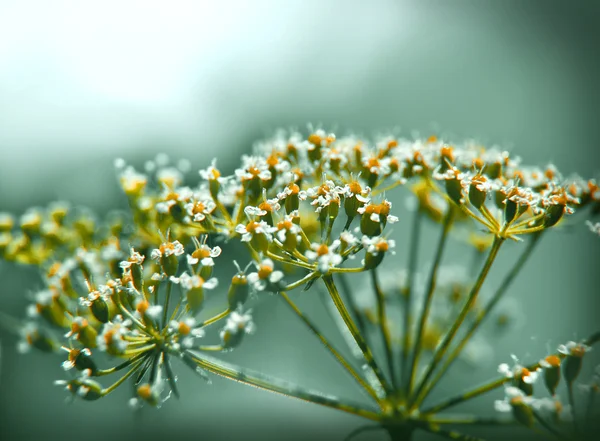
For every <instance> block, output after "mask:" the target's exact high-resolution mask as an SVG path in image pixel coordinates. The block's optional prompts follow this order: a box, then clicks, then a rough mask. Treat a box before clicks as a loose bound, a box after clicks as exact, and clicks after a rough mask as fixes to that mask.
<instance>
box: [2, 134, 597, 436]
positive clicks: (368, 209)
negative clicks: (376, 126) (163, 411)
mask: <svg viewBox="0 0 600 441" xmlns="http://www.w3.org/2000/svg"><path fill="white" fill-rule="evenodd" d="M115 166H116V169H117V177H118V182H119V184H120V186H121V189H122V191H123V193H124V195H125V198H126V199H127V202H128V205H129V207H130V211H129V212H128V213H112V214H109V215H107V216H105V218H103V219H101V218H99V217H96V216H94V215H92V214H91V213H90V212H88V211H86V210H82V209H75V208H72V207H71V206H70V205H69V204H67V203H64V202H60V203H54V204H51V205H50V206H48V207H47V208H44V209H42V208H33V209H31V210H29V211H27V212H26V213H25V214H23V215H22V216H21V217H20V218H16V217H14V216H12V215H10V214H4V213H2V214H0V257H2V258H3V259H5V260H7V261H13V262H18V263H22V264H30V265H36V266H38V267H39V268H41V269H42V271H43V278H44V284H45V286H44V289H43V290H40V291H39V292H38V293H37V294H35V295H34V296H33V301H32V303H31V305H30V306H29V308H28V310H27V313H28V314H27V315H28V317H27V320H26V324H25V325H23V326H20V327H19V330H18V331H19V333H20V335H21V337H22V338H21V343H20V345H19V347H20V348H21V349H23V350H27V349H30V348H35V349H37V350H41V351H45V352H57V351H60V352H61V353H62V354H64V355H65V356H66V360H64V362H63V364H62V365H63V367H64V369H65V371H68V373H67V375H68V379H67V380H61V381H60V383H59V384H61V385H63V386H64V387H65V388H66V389H67V390H68V391H69V393H71V394H72V395H73V396H76V397H80V398H83V399H86V400H97V399H99V398H102V397H104V396H106V395H108V394H109V393H111V392H112V391H113V390H115V389H116V388H117V387H119V385H121V384H122V383H123V382H124V381H125V380H127V379H128V378H133V379H134V382H135V388H134V391H135V392H134V395H133V396H132V397H131V400H130V404H131V405H132V407H134V408H139V407H140V406H144V405H150V406H160V405H161V404H162V403H163V402H164V401H165V400H166V399H167V398H169V397H170V396H171V395H175V396H178V395H179V392H178V389H177V382H176V376H175V373H174V372H175V371H174V368H173V366H172V364H173V360H178V361H181V362H182V363H183V364H184V365H186V366H188V367H191V368H192V369H193V370H194V371H195V372H197V373H198V374H200V375H201V376H203V377H204V376H205V372H211V373H215V374H218V375H221V376H224V377H227V378H232V379H235V380H237V381H240V382H243V383H247V384H252V385H255V386H258V387H260V388H263V389H267V390H272V391H275V392H279V393H284V394H287V395H290V396H294V397H298V398H301V399H304V400H306V401H311V402H314V403H317V404H321V405H325V406H328V407H333V408H337V409H340V410H344V411H347V412H350V413H354V414H356V415H360V416H363V417H367V418H369V419H372V420H376V421H380V422H382V425H383V426H384V427H385V428H386V430H387V428H389V427H392V426H393V427H395V428H394V429H393V430H392V431H393V432H394V433H396V432H397V428H398V427H404V428H405V429H406V430H405V432H403V433H404V435H406V439H408V437H409V436H410V434H411V433H412V431H413V430H414V429H416V428H419V429H424V430H428V431H431V432H437V433H442V432H441V429H439V424H437V423H436V422H435V415H436V414H437V412H439V411H442V410H444V409H445V408H446V407H449V406H451V405H454V403H457V402H460V401H461V399H454V400H450V401H449V402H448V403H449V404H448V403H441V404H439V405H437V406H433V407H431V408H429V409H426V408H424V406H423V402H424V400H425V399H426V397H427V396H428V395H429V393H430V392H431V390H432V389H433V388H434V387H435V386H436V385H437V384H438V382H439V380H440V379H441V377H442V376H443V375H444V373H445V372H446V370H447V369H448V368H449V367H450V365H451V364H452V363H453V361H454V360H455V359H456V358H457V357H459V356H461V355H464V354H468V353H469V348H471V347H472V346H473V345H474V344H476V342H477V340H471V337H472V335H473V334H474V333H475V331H476V330H477V328H478V327H479V325H480V323H481V322H482V321H483V320H484V319H485V317H486V316H488V315H489V314H490V313H491V311H492V309H494V307H495V306H496V304H497V302H498V301H499V300H500V298H501V297H502V296H503V294H504V292H505V291H506V290H507V288H508V286H509V284H510V282H511V281H512V279H513V278H514V277H516V274H517V273H518V272H519V270H520V268H521V267H522V266H523V264H524V262H525V260H527V258H528V256H529V255H530V253H531V250H532V249H533V245H534V244H535V243H536V242H537V241H538V239H539V238H540V237H541V236H542V233H544V232H545V231H547V230H550V229H553V228H555V227H556V226H559V225H560V224H561V223H563V222H565V221H566V220H567V218H568V216H569V215H571V214H573V213H574V212H575V211H576V210H578V211H579V210H581V211H583V210H582V209H585V208H587V207H590V208H591V211H592V212H598V211H600V210H599V209H600V187H599V186H598V183H597V182H596V181H595V180H594V179H589V180H585V179H583V178H581V177H579V176H572V177H565V176H563V175H562V174H561V173H560V172H559V171H558V170H557V169H556V167H554V166H553V165H548V166H546V167H541V168H540V167H537V166H526V165H523V164H521V161H520V159H519V158H518V157H514V156H512V155H510V154H509V153H508V152H506V151H501V150H498V149H496V148H490V149H486V148H484V147H483V146H480V145H478V144H476V143H474V142H466V143H463V144H460V145H459V144H450V143H448V142H445V141H444V140H441V139H438V138H437V137H435V136H432V137H429V138H427V139H414V140H409V139H400V138H395V137H391V136H386V137H381V138H379V139H376V140H374V141H368V140H363V139H359V138H357V137H354V136H346V137H337V136H336V135H334V134H333V133H328V132H326V131H324V130H321V129H319V130H314V131H312V132H311V133H310V134H308V136H303V135H302V134H300V133H298V132H294V131H292V132H286V131H281V132H278V133H276V134H275V136H273V137H272V138H270V139H267V140H264V141H261V142H259V143H257V144H256V145H255V147H254V151H253V152H252V154H251V155H244V156H242V158H241V163H240V164H239V167H238V168H236V169H235V170H233V171H232V172H231V173H224V171H223V170H222V169H220V168H219V167H218V166H217V162H216V160H214V161H212V162H211V164H210V165H209V166H208V167H207V168H205V169H202V170H199V172H198V176H199V178H200V182H199V183H198V184H188V183H186V182H188V181H189V182H192V181H195V180H193V179H189V177H188V175H189V174H190V171H191V165H190V163H189V162H187V161H180V162H178V163H177V164H172V163H171V162H170V159H169V158H168V157H167V156H166V155H159V156H158V157H157V158H156V159H155V160H152V161H148V162H147V163H146V164H145V165H144V167H143V170H142V169H139V168H137V169H136V168H135V167H134V166H132V165H128V164H127V163H126V162H125V161H124V160H122V159H118V160H117V161H115ZM400 188H404V189H405V190H406V192H407V194H408V195H409V196H410V197H411V198H412V201H413V203H412V206H413V208H414V215H413V216H414V221H413V225H414V230H413V232H412V233H411V235H410V243H400V241H399V239H398V238H396V237H393V236H392V228H396V227H395V225H397V224H402V222H403V221H405V219H403V218H402V216H401V215H400V212H399V211H397V205H395V201H393V197H392V195H393V191H392V190H396V189H397V190H398V191H400ZM393 202H394V204H393ZM424 221H429V222H431V223H433V224H437V225H439V226H440V229H441V235H440V239H439V242H438V245H437V248H436V251H435V254H434V257H433V261H432V262H431V265H430V266H428V267H427V268H424V269H422V268H420V267H419V266H418V263H417V262H418V259H417V251H418V249H419V242H418V240H419V228H420V227H419V225H420V223H421V222H424ZM589 226H590V229H591V230H592V231H594V232H596V233H597V232H598V224H592V223H589ZM450 237H453V238H455V239H458V240H463V241H464V239H466V242H467V243H468V244H469V245H470V246H472V248H473V249H474V251H475V253H474V254H475V255H476V256H477V257H484V254H485V252H486V251H488V250H489V251H488V254H487V258H485V259H482V260H481V261H479V260H478V261H476V263H477V265H474V266H473V267H474V269H472V271H468V270H465V268H460V269H458V270H457V269H454V268H451V269H446V268H447V267H445V266H444V265H443V264H442V258H443V254H444V249H445V248H446V243H447V242H448V238H450ZM507 239H511V240H513V241H523V240H526V241H527V245H526V246H525V251H524V253H523V256H522V257H521V258H520V259H519V260H518V261H517V263H516V264H515V267H514V269H513V271H512V272H511V273H510V274H509V275H508V276H507V279H506V280H507V282H506V283H503V284H501V285H500V286H499V287H498V289H497V290H496V291H495V292H494V293H493V295H491V296H490V297H489V299H486V301H485V302H483V301H482V298H483V297H485V296H481V295H480V292H481V288H482V285H483V283H484V281H485V279H486V277H487V275H488V273H489V271H490V268H491V267H492V265H493V263H494V259H495V258H496V255H497V254H498V252H499V249H500V247H501V245H502V244H503V243H504V242H506V241H507ZM404 249H406V250H407V251H409V252H410V254H409V259H408V265H407V268H405V269H402V270H398V265H397V264H394V265H393V266H390V265H387V266H386V264H387V262H388V261H390V260H391V257H392V256H393V255H394V254H396V252H399V251H400V250H404ZM233 253H235V255H236V260H237V261H240V262H243V263H244V265H245V267H244V268H241V267H240V266H238V264H237V262H236V261H235V260H233V259H224V256H225V255H232V254H233ZM240 255H241V256H246V257H239V256H240ZM224 261H225V262H224ZM232 261H233V263H234V264H235V266H236V268H235V269H232V268H231V265H230V263H231V262H232ZM222 262H224V263H222ZM386 267H388V268H392V269H390V270H389V271H388V270H386V273H385V274H386V278H385V279H384V280H383V282H382V283H381V282H380V280H379V276H380V273H381V272H382V271H381V270H382V268H386ZM479 267H481V269H479ZM475 270H479V272H477V271H475ZM473 272H474V273H476V274H475V275H473V274H472V273H473ZM388 273H389V276H390V278H391V279H393V283H389V281H388V280H387V279H388V277H387V274H388ZM353 274H364V275H368V277H369V279H368V280H370V283H369V288H368V289H360V290H353V289H352V287H353V286H355V285H353V284H350V283H349V282H348V278H350V277H352V275H353ZM338 286H340V287H342V289H338ZM360 286H364V284H360ZM220 288H222V290H221V289H220ZM297 288H303V289H304V290H305V291H308V290H311V291H318V290H319V289H324V290H325V291H326V294H327V295H328V296H329V297H330V300H331V302H329V303H330V306H331V307H332V309H333V311H332V312H333V316H334V317H335V320H336V323H338V324H339V325H340V327H341V331H342V335H344V337H345V338H347V340H349V343H350V349H351V352H352V353H353V354H354V355H356V356H357V357H359V358H360V365H361V366H363V370H362V371H361V372H357V371H356V370H355V369H354V368H353V366H352V365H353V363H350V362H348V361H346V360H345V359H344V356H343V355H341V353H340V352H338V351H337V350H335V349H334V348H333V346H332V345H331V343H330V342H329V341H328V340H327V339H326V338H325V336H324V335H323V334H322V333H320V331H319V330H318V328H317V327H316V325H315V324H314V323H313V322H312V321H311V320H310V318H309V317H307V316H306V315H305V314H304V313H303V312H302V311H301V310H300V308H299V307H298V306H297V305H296V304H295V303H294V302H293V301H292V299H291V298H290V296H288V294H287V293H288V292H289V291H292V290H295V289H297ZM325 291H323V292H325ZM225 292H226V295H221V293H225ZM265 293H271V294H275V295H278V296H279V297H281V298H283V300H284V301H285V302H287V303H288V304H289V305H290V306H291V310H292V312H293V313H294V314H296V315H297V316H298V317H299V318H300V319H301V320H302V321H303V323H304V324H306V325H307V326H308V327H309V329H310V330H311V332H312V333H314V334H315V335H317V336H318V337H319V339H320V341H321V343H323V344H324V345H325V347H326V348H327V349H328V350H329V351H330V352H331V353H332V354H333V355H334V356H335V358H336V359H337V361H339V362H340V364H341V365H342V367H343V368H344V369H345V370H346V371H348V373H349V374H351V376H352V377H353V378H354V380H356V381H357V383H358V384H359V385H360V386H361V387H362V388H363V389H364V390H365V391H366V393H367V394H368V395H369V396H370V397H371V398H372V399H373V400H374V402H375V404H376V406H377V410H370V409H365V408H363V407H361V406H360V405H356V406H355V405H351V404H348V403H346V402H342V401H340V400H338V399H337V398H335V397H331V396H329V395H326V394H316V393H314V392H312V391H310V390H305V389H302V388H301V387H299V386H296V385H290V384H288V383H286V382H283V381H281V380H273V379H270V378H269V377H267V376H264V375H262V374H251V373H249V371H246V370H243V369H241V368H237V367H235V366H234V367H232V366H231V365H228V364H226V363H224V362H223V361H222V360H219V359H217V358H215V357H214V356H213V355H214V354H215V353H221V352H229V351H231V350H232V349H234V348H236V347H237V346H239V345H240V344H242V342H245V341H246V340H247V339H248V337H247V336H248V335H250V334H252V333H253V332H254V331H255V328H256V326H255V324H254V321H253V318H252V313H251V311H252V310H251V309H250V306H251V305H250V304H251V303H252V302H253V301H254V300H253V299H254V298H256V297H261V296H267V295H266V294H265ZM342 294H343V295H342ZM207 297H211V298H212V299H211V301H210V302H207V301H206V300H207ZM213 300H214V301H213ZM361 302H362V303H361ZM209 304H210V305H213V304H220V306H219V307H217V308H216V309H213V308H214V307H213V306H209ZM498 320H499V322H500V321H501V320H500V319H498ZM211 327H212V328H218V329H219V330H220V332H217V333H211V332H207V331H209V328H211ZM462 328H467V329H466V331H465V332H461V331H462V330H464V329H462ZM374 331H376V332H374ZM459 337H460V339H459ZM374 338H377V339H378V340H380V341H378V343H377V344H375V345H374V344H373V339H374ZM381 343H382V344H381ZM589 343H590V344H591V343H592V342H591V341H590V342H589ZM382 347H383V349H384V351H385V357H382V354H380V353H377V352H381V351H380V349H381V348H382ZM375 348H377V350H375ZM587 348H588V347H587V346H585V345H583V344H569V345H566V346H565V347H561V349H560V353H559V355H551V356H549V357H547V358H546V359H544V360H543V361H541V362H539V363H537V364H536V365H535V366H534V367H533V368H530V367H526V366H524V365H521V364H520V363H518V362H516V364H515V365H514V366H508V365H502V367H501V369H500V373H501V374H502V378H501V380H500V382H498V386H495V387H500V386H501V385H502V384H508V383H510V386H509V387H507V388H506V393H507V398H506V399H505V400H504V401H501V402H499V403H498V405H497V407H498V408H499V409H510V410H512V411H513V413H514V415H515V416H516V417H517V419H518V420H519V421H521V422H524V423H525V424H526V425H528V426H531V425H533V422H532V421H533V419H532V418H533V417H534V413H531V412H530V410H531V409H534V410H535V409H541V408H544V409H549V408H550V407H552V406H554V407H552V408H553V409H554V410H555V411H556V412H557V414H559V413H561V411H559V410H558V409H559V405H558V401H556V400H555V399H554V398H552V403H550V404H549V402H547V400H546V401H543V402H542V401H540V400H537V399H534V398H532V394H533V385H534V383H535V381H536V379H537V378H538V377H543V378H544V381H545V382H546V387H547V388H548V389H549V390H550V392H551V394H552V396H554V394H555V391H556V388H557V386H558V383H559V379H560V376H559V375H558V373H557V372H559V370H560V369H562V372H563V373H564V379H565V381H566V383H567V384H568V385H572V383H573V381H574V379H575V378H576V377H577V375H578V373H579V369H580V368H581V359H582V357H583V354H584V353H585V352H586V351H587ZM475 352H477V351H475ZM424 353H425V354H426V355H427V357H421V355H423V354H424ZM471 353H473V351H471ZM211 354H213V355H211ZM398 354H399V355H398ZM382 359H385V361H386V363H385V367H383V366H384V364H383V363H381V360H382ZM104 364H107V365H108V367H105V366H104ZM111 375H114V376H119V378H118V379H117V380H116V381H114V382H113V383H112V384H110V385H108V386H105V385H102V384H101V380H102V381H103V380H104V379H103V378H101V377H105V376H107V377H108V376H111ZM515 409H517V410H515ZM562 412H563V413H562V414H564V413H565V412H566V411H565V410H564V409H562ZM562 414H561V415H562ZM390 421H393V422H394V424H391V423H389V422H390ZM440 424H441V423H440ZM390 430H391V429H390ZM390 433H391V432H390ZM404 435H403V436H404ZM402 439H405V438H402Z"/></svg>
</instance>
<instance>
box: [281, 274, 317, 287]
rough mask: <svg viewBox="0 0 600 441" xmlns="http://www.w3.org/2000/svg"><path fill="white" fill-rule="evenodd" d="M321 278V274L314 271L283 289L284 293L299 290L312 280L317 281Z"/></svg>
mask: <svg viewBox="0 0 600 441" xmlns="http://www.w3.org/2000/svg"><path fill="white" fill-rule="evenodd" d="M317 277H319V273H318V272H316V271H313V272H312V273H309V274H307V275H306V276H304V277H303V278H301V279H299V280H296V281H295V282H292V283H290V284H289V285H287V286H285V287H284V288H283V290H284V291H291V290H292V289H295V288H298V287H299V286H302V285H304V284H305V283H308V282H310V281H311V280H312V279H316V278H317Z"/></svg>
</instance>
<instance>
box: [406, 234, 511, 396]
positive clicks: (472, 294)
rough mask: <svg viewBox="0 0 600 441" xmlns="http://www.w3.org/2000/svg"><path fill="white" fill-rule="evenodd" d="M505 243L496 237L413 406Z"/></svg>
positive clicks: (423, 380) (432, 362) (421, 384)
mask: <svg viewBox="0 0 600 441" xmlns="http://www.w3.org/2000/svg"><path fill="white" fill-rule="evenodd" d="M503 243H504V238H501V237H498V236H496V237H495V238H494V243H493V244H492V248H491V249H490V253H489V254H488V257H487V259H486V261H485V264H484V265H483V268H482V269H481V272H480V273H479V276H478V277H477V280H476V281H475V285H473V288H471V292H470V293H469V298H468V299H467V302H466V303H465V305H464V306H463V309H462V310H461V312H460V314H459V315H458V318H457V319H456V321H455V322H454V323H453V324H452V327H451V328H450V331H448V333H447V334H446V335H445V336H444V339H443V340H442V343H440V346H439V348H438V349H437V350H436V351H435V353H434V354H433V359H432V360H431V362H430V363H429V366H428V367H427V370H426V371H425V375H424V376H423V379H422V380H421V382H420V383H419V387H418V388H417V390H416V393H415V395H414V399H413V401H412V403H411V405H414V404H415V403H419V402H420V401H421V400H422V399H423V397H422V394H423V392H424V390H425V386H426V385H427V381H428V380H429V378H430V377H431V375H432V374H433V371H434V370H435V368H436V367H437V365H438V363H439V362H440V361H441V359H442V357H443V356H444V354H445V353H446V351H447V350H448V347H449V346H450V344H451V343H452V339H453V338H454V336H455V335H456V333H457V332H458V329H459V328H460V325H462V323H463V321H464V320H465V318H466V316H467V314H468V313H469V311H470V310H471V307H472V306H473V304H474V303H475V301H476V300H477V296H478V295H479V290H480V289H481V286H482V285H483V282H484V281H485V279H486V277H487V275H488V273H489V271H490V268H491V267H492V264H493V263H494V260H495V259H496V256H497V255H498V251H499V250H500V246H501V245H502V244H503Z"/></svg>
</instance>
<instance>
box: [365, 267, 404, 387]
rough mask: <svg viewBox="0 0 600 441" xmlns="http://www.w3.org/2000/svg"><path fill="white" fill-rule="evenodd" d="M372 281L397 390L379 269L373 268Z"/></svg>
mask: <svg viewBox="0 0 600 441" xmlns="http://www.w3.org/2000/svg"><path fill="white" fill-rule="evenodd" d="M370 273H371V281H372V282H373V291H375V297H376V298H377V318H378V321H379V329H380V331H381V337H382V339H383V344H384V347H385V357H386V359H387V363H388V371H389V372H390V378H391V381H392V386H393V387H394V389H395V390H397V389H398V381H397V379H396V368H395V366H394V353H393V352H392V340H391V337H390V328H389V326H388V319H387V314H386V310H385V297H384V295H383V291H381V287H380V286H379V281H378V279H377V269H376V268H373V269H372V270H371V271H370Z"/></svg>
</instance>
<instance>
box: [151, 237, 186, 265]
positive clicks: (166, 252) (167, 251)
mask: <svg viewBox="0 0 600 441" xmlns="http://www.w3.org/2000/svg"><path fill="white" fill-rule="evenodd" d="M184 251H185V250H184V248H183V245H182V244H181V242H179V241H178V240H175V241H173V242H165V243H163V244H162V245H161V246H160V248H155V249H153V250H152V253H151V254H150V257H151V258H152V259H154V260H160V258H161V257H163V256H164V257H169V256H173V255H174V256H181V255H182V254H183V253H184Z"/></svg>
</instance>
